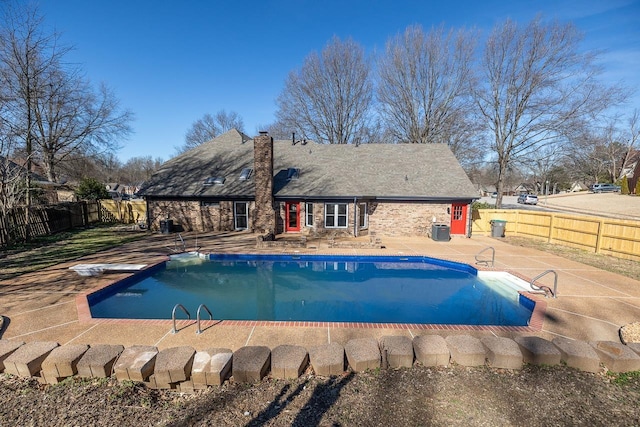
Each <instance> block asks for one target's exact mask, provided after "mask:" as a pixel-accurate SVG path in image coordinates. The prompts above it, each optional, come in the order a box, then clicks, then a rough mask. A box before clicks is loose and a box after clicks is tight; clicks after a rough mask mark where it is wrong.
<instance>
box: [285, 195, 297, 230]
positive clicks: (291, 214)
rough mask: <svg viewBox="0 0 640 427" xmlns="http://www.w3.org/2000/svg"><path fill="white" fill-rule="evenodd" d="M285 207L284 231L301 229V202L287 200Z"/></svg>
mask: <svg viewBox="0 0 640 427" xmlns="http://www.w3.org/2000/svg"><path fill="white" fill-rule="evenodd" d="M284 209H285V219H284V224H285V225H284V231H300V203H298V202H286V203H285V204H284Z"/></svg>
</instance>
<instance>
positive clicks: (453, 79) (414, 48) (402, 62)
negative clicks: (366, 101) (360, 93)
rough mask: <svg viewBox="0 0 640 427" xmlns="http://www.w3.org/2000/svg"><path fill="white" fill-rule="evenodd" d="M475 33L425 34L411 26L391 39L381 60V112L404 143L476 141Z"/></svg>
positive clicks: (456, 146)
mask: <svg viewBox="0 0 640 427" xmlns="http://www.w3.org/2000/svg"><path fill="white" fill-rule="evenodd" d="M474 40H475V37H474V33H473V32H469V31H464V30H460V31H453V30H449V31H446V30H445V29H444V27H438V28H433V29H431V30H430V31H429V32H428V33H425V32H424V31H423V30H422V28H421V27H420V26H412V27H408V28H407V29H406V30H405V32H404V33H403V34H401V35H398V36H396V37H395V38H393V39H391V40H390V41H389V42H387V45H386V50H385V53H384V55H383V56H382V57H381V58H380V60H379V62H378V73H379V79H378V87H377V95H378V101H379V104H380V113H381V116H382V117H383V119H384V120H385V121H386V125H387V126H388V128H389V131H390V133H391V134H392V135H393V136H394V137H395V139H396V140H397V141H399V142H410V143H447V144H451V146H452V148H453V149H454V151H462V148H463V147H468V146H469V143H470V142H472V141H474V138H472V136H473V133H474V130H476V129H475V128H474V127H473V126H472V124H471V123H470V121H469V119H470V117H471V115H470V114H469V110H470V107H471V104H472V100H471V97H470V96H469V88H470V86H471V85H470V82H469V80H470V79H471V77H472V62H473V54H474V46H475V43H474Z"/></svg>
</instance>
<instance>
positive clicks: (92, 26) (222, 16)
mask: <svg viewBox="0 0 640 427" xmlns="http://www.w3.org/2000/svg"><path fill="white" fill-rule="evenodd" d="M37 3H38V4H39V6H40V11H41V12H42V13H43V15H44V16H45V22H46V24H47V25H48V26H51V27H54V28H55V29H56V30H58V31H59V32H61V33H62V41H63V43H66V44H68V45H73V46H74V47H75V49H74V51H73V52H72V53H71V54H70V55H69V59H70V60H71V61H72V62H75V63H78V64H80V65H81V66H82V67H83V69H84V70H85V72H86V74H87V77H89V78H90V79H91V80H92V81H94V82H95V83H98V82H105V83H107V84H108V85H109V86H110V87H112V88H113V89H114V90H115V91H116V93H117V95H118V97H119V99H120V100H121V102H122V105H123V106H124V107H126V108H128V109H130V110H131V111H133V112H134V114H135V116H136V120H135V121H134V122H133V128H134V133H133V134H132V135H131V136H130V137H129V139H128V140H126V141H123V142H122V144H121V145H122V146H123V148H122V149H121V150H120V151H119V152H118V157H119V158H120V159H121V160H123V161H126V160H127V159H129V158H130V157H134V156H147V155H151V156H153V157H162V158H163V159H165V160H167V159H169V158H170V157H171V156H172V155H173V154H174V152H175V150H174V147H176V146H179V145H181V144H182V143H183V142H184V135H185V133H186V132H187V130H188V129H189V127H190V126H191V124H192V123H193V122H194V121H195V120H197V119H199V118H201V117H202V116H203V115H204V114H205V113H216V112H217V111H219V110H221V109H226V110H227V111H236V112H237V113H239V114H240V115H241V116H242V117H243V119H244V123H245V131H246V132H247V133H248V134H249V135H251V136H253V135H255V134H256V132H257V130H258V127H259V126H260V125H264V124H268V123H271V122H273V121H274V118H275V117H274V113H275V110H276V105H275V99H276V97H277V96H278V95H279V94H280V92H281V90H282V87H283V85H284V81H285V79H286V77H287V75H288V73H289V72H290V71H292V70H294V69H296V68H299V67H300V66H301V64H302V62H303V60H304V58H305V57H306V56H307V55H308V54H309V53H310V52H312V51H314V50H316V51H319V50H321V49H322V48H323V47H324V46H325V45H326V43H327V42H328V41H329V39H330V38H331V37H332V36H333V35H337V36H339V37H341V38H347V37H352V38H353V39H354V40H355V41H357V42H358V43H360V44H361V45H363V46H364V47H365V49H366V50H367V52H368V53H373V52H375V51H376V50H378V51H379V50H381V49H383V48H384V44H385V42H386V41H387V39H388V38H389V37H391V36H394V35H395V34H397V33H399V32H402V31H403V30H404V29H405V28H406V27H407V26H408V25H412V24H420V25H422V26H423V27H424V28H425V29H428V28H430V27H432V26H436V25H440V24H444V25H445V26H447V27H462V26H465V27H475V28H477V29H480V30H482V31H483V33H484V34H486V33H487V32H488V31H489V30H490V29H491V27H492V26H493V25H494V24H495V23H498V22H502V21H503V20H504V19H506V18H511V19H514V20H516V21H518V22H521V23H526V22H528V21H530V20H531V19H532V18H534V17H535V16H536V15H537V14H542V16H543V18H544V19H558V20H560V21H563V22H573V23H574V24H575V25H576V26H577V27H578V28H579V29H580V30H581V31H583V32H584V35H585V40H584V43H583V47H584V48H585V49H596V50H600V51H603V54H602V56H601V60H602V61H601V64H602V65H603V66H604V68H605V70H606V73H605V76H604V77H605V78H606V79H607V80H611V81H614V80H624V82H625V83H626V84H628V85H630V86H633V87H635V88H637V89H638V92H637V93H636V94H635V95H634V97H633V98H632V100H631V102H630V103H629V105H628V109H629V110H633V109H634V108H638V109H640V0H634V1H631V0H602V1H596V0H584V1H580V0H567V1H565V0H538V1H518V0H513V1H508V2H507V1H504V0H503V1H498V0H483V1H477V0H466V1H453V0H452V1H449V2H443V1H427V0H422V1H420V0H389V1H387V0H384V1H376V0H369V1H367V0H354V1H350V0H340V1H338V0H297V1H296V0H262V1H249V0H246V1H231V0H230V1H193V0H192V1H188V0H183V1H178V0H173V1H169V0H154V1H147V0H144V1H143V0H138V1H132V0H91V1H87V0H40V1H38V2H37Z"/></svg>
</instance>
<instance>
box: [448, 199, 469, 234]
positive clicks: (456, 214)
mask: <svg viewBox="0 0 640 427" xmlns="http://www.w3.org/2000/svg"><path fill="white" fill-rule="evenodd" d="M466 231H467V205H466V204H464V205H463V204H459V205H458V204H453V205H451V234H466Z"/></svg>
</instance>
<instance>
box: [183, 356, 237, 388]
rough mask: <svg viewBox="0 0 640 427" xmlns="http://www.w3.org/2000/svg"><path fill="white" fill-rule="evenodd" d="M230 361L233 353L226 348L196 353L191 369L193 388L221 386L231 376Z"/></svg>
mask: <svg viewBox="0 0 640 427" xmlns="http://www.w3.org/2000/svg"><path fill="white" fill-rule="evenodd" d="M232 360H233V352H232V351H231V350H230V349H228V348H210V349H207V350H204V351H198V352H197V353H196V354H195V356H194V358H193V366H192V368H191V381H192V383H193V387H194V388H196V389H197V388H199V387H206V386H209V385H221V384H222V383H223V382H224V381H225V380H226V379H227V378H229V376H230V375H231V365H232Z"/></svg>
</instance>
